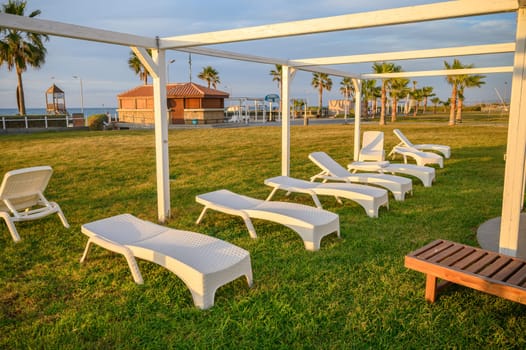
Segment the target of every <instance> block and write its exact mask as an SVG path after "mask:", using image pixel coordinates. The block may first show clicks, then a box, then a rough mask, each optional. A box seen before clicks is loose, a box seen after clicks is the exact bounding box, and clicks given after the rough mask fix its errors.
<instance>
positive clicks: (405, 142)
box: [393, 129, 414, 147]
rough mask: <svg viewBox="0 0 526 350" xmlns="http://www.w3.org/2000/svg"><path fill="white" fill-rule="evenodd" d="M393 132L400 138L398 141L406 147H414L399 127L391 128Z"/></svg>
mask: <svg viewBox="0 0 526 350" xmlns="http://www.w3.org/2000/svg"><path fill="white" fill-rule="evenodd" d="M393 133H394V134H395V135H396V137H398V138H399V139H400V141H402V143H403V144H404V145H406V146H407V147H414V144H413V143H411V141H409V139H408V138H407V137H405V135H404V134H403V133H402V132H401V131H400V130H399V129H393Z"/></svg>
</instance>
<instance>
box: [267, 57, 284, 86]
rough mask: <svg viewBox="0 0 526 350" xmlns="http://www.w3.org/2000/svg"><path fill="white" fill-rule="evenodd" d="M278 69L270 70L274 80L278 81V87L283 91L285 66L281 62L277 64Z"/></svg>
mask: <svg viewBox="0 0 526 350" xmlns="http://www.w3.org/2000/svg"><path fill="white" fill-rule="evenodd" d="M275 67H276V69H271V70H270V75H271V76H272V81H275V82H277V83H278V89H279V91H280V92H281V72H282V71H283V66H282V65H281V64H276V65H275Z"/></svg>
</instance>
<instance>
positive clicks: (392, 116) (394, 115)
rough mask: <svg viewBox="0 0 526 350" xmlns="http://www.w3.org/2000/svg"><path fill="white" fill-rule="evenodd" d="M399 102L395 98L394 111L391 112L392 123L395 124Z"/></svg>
mask: <svg viewBox="0 0 526 350" xmlns="http://www.w3.org/2000/svg"><path fill="white" fill-rule="evenodd" d="M397 103H398V100H397V98H396V97H393V107H392V108H393V110H392V111H391V123H394V122H395V121H396V112H397V111H396V107H397Z"/></svg>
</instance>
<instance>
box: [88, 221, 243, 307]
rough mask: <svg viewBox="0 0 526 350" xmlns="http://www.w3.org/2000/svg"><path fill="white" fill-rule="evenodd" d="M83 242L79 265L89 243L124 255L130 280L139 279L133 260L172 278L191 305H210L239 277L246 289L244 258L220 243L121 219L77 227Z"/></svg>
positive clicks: (222, 242)
mask: <svg viewBox="0 0 526 350" xmlns="http://www.w3.org/2000/svg"><path fill="white" fill-rule="evenodd" d="M82 233H84V234H85V235H87V236H88V237H89V239H88V243H87V245H86V249H85V250H84V254H83V255H82V258H81V259H80V262H81V263H82V262H84V261H85V260H86V256H87V254H88V251H89V249H90V246H91V244H97V245H99V246H101V247H103V248H105V249H108V250H110V251H113V252H115V253H119V254H122V255H124V257H125V258H126V260H127V262H128V266H129V267H130V270H131V273H132V275H133V279H134V281H135V282H136V283H137V284H142V283H143V279H142V276H141V272H140V271H139V267H138V266H137V262H136V260H135V257H137V258H140V259H144V260H148V261H151V262H154V263H156V264H159V265H161V266H163V267H165V268H167V269H168V270H169V271H171V272H173V273H174V274H176V275H177V276H178V277H179V278H180V279H181V280H182V281H183V282H184V283H185V284H186V286H187V287H188V289H190V292H191V293H192V298H193V301H194V304H195V306H197V307H198V308H200V309H207V308H210V307H212V306H213V305H214V296H215V292H216V290H217V289H218V288H219V287H221V286H222V285H225V284H227V283H229V282H231V281H233V280H235V279H237V278H238V277H241V276H245V277H246V278H247V282H248V285H249V286H252V266H251V263H250V254H249V252H247V251H246V250H244V249H242V248H239V247H237V246H235V245H233V244H230V243H228V242H225V241H222V240H220V239H217V238H214V237H210V236H207V235H203V234H200V233H196V232H190V231H181V230H176V229H172V228H168V227H165V226H161V225H157V224H154V223H151V222H148V221H144V220H141V219H138V218H136V217H135V216H133V215H130V214H122V215H117V216H113V217H110V218H106V219H102V220H98V221H94V222H90V223H88V224H84V225H82Z"/></svg>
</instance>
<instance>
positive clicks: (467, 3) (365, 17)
mask: <svg viewBox="0 0 526 350" xmlns="http://www.w3.org/2000/svg"><path fill="white" fill-rule="evenodd" d="M518 8H519V4H518V1H517V0H484V1H480V0H462V1H449V2H441V3H435V4H428V5H419V6H408V7H401V8H395V9H388V10H378V11H370V12H362V13H356V14H347V15H340V16H332V17H325V18H316V19H308V20H301V21H292V22H286V23H278V24H269V25H262V26H254V27H245V28H240V29H230V30H220V31H215V32H208V33H201V34H190V35H179V36H173V37H166V38H161V40H160V48H162V49H177V48H184V47H192V46H203V45H214V44H225V43H232V42H240V41H251V40H261V39H272V38H281V37H291V36H297V35H307V34H318V33H327V32H335V31H343V30H351V29H363V28H371V27H380V26H388V25H396V24H405V23H417V22H425V21H432V20H439V19H449V18H457V17H467V16H477V15H487V14H492V13H502V12H511V11H516V10H517V9H518Z"/></svg>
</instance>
